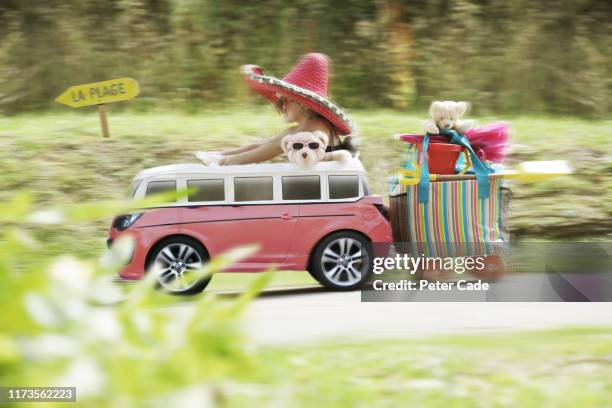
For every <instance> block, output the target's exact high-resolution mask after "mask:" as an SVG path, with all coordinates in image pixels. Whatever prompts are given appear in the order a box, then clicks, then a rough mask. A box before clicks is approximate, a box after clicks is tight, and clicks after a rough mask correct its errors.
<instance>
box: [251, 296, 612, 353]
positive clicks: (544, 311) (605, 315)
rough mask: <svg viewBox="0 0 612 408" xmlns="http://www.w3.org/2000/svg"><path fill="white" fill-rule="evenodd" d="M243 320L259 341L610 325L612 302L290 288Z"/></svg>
mask: <svg viewBox="0 0 612 408" xmlns="http://www.w3.org/2000/svg"><path fill="white" fill-rule="evenodd" d="M242 325H243V327H244V329H245V330H246V331H247V333H248V334H249V335H250V337H251V338H252V339H253V340H254V341H255V342H257V343H260V344H290V343H300V342H312V341H316V340H326V339H339V340H349V341H351V340H359V339H364V338H410V337H419V336H427V335H433V334H448V333H475V332H481V333H482V332H492V331H503V330H531V329H547V328H558V327H569V326H612V303H457V302H453V303H419V302H416V303H415V302H394V303H362V302H361V298H360V292H350V293H333V292H323V291H321V290H320V289H318V288H306V289H289V290H285V291H281V292H277V293H273V294H268V295H266V296H263V297H261V298H259V299H257V300H256V301H254V302H253V303H252V304H251V305H250V307H249V309H248V311H247V313H246V314H245V316H244V317H243V318H242Z"/></svg>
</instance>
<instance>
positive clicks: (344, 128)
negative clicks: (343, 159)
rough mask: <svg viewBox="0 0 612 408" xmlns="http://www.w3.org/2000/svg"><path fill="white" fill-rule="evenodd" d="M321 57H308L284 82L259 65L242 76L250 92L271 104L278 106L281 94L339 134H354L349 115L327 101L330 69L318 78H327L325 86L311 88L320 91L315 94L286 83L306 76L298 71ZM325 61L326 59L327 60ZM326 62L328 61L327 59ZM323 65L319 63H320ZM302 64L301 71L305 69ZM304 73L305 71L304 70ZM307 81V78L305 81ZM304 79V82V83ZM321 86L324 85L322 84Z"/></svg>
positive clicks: (318, 85) (315, 85)
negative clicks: (317, 114) (269, 74)
mask: <svg viewBox="0 0 612 408" xmlns="http://www.w3.org/2000/svg"><path fill="white" fill-rule="evenodd" d="M319 56H322V54H307V55H306V56H304V58H303V59H302V61H301V62H300V63H299V64H298V65H297V66H296V67H294V68H293V69H292V70H291V71H290V72H289V74H287V75H286V76H285V78H283V79H278V78H274V77H271V76H267V75H264V74H263V71H262V69H261V68H260V67H259V66H257V65H243V66H242V69H241V70H242V74H243V76H244V78H245V80H246V81H247V83H248V84H249V86H250V87H251V88H253V89H254V90H255V91H257V92H259V93H260V94H261V95H262V96H264V97H265V98H266V99H268V100H269V101H271V102H273V103H274V102H276V101H277V100H278V98H279V95H278V94H282V95H285V96H289V97H291V98H293V99H295V100H296V101H298V102H300V103H303V104H305V105H306V106H308V107H309V108H310V109H312V110H314V111H316V112H317V113H319V114H321V115H322V116H323V117H325V118H326V119H327V120H329V121H330V123H331V124H332V125H333V126H334V127H335V128H336V129H337V130H338V133H340V134H343V135H348V134H350V133H353V131H354V125H353V122H352V121H351V120H350V118H349V117H348V115H347V114H346V113H345V112H344V111H343V110H342V109H340V107H338V106H337V105H335V104H334V103H333V102H331V101H330V100H329V99H327V98H326V95H327V67H324V72H323V73H321V72H319V75H324V78H322V82H323V83H322V84H321V83H319V84H313V85H312V88H313V89H316V90H318V92H315V91H313V90H310V89H306V88H305V87H303V86H298V85H295V84H292V83H291V82H288V81H287V80H286V79H287V78H290V79H293V78H295V77H296V76H298V75H300V74H303V75H307V73H306V72H299V71H296V70H297V69H299V68H300V64H302V63H304V62H305V63H306V64H307V63H308V58H321V57H319ZM325 58H326V57H325ZM325 61H327V59H325ZM319 63H320V61H319ZM303 65H304V64H302V68H303ZM302 71H303V70H302ZM305 79H306V81H308V78H305ZM303 80H304V78H303V77H302V78H301V82H303ZM320 82H321V81H320Z"/></svg>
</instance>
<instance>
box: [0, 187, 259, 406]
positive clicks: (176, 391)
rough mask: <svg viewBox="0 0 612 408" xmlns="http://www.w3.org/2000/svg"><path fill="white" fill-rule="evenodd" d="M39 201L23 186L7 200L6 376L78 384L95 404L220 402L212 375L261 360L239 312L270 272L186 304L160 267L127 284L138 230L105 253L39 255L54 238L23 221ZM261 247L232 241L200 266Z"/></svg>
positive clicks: (2, 322)
mask: <svg viewBox="0 0 612 408" xmlns="http://www.w3.org/2000/svg"><path fill="white" fill-rule="evenodd" d="M30 204H31V202H30V200H29V199H28V196H27V195H25V194H19V195H17V196H16V197H15V199H14V200H12V201H11V202H7V203H4V205H3V206H2V207H1V209H0V225H3V228H2V235H1V236H0V279H1V280H2V285H1V286H0V308H1V309H2V310H3V313H2V315H1V317H0V327H2V333H1V334H0V383H2V384H13V385H36V384H46V385H64V386H76V387H77V390H78V391H77V396H78V397H77V398H78V401H79V402H81V403H82V404H86V406H162V405H164V404H166V405H174V404H179V405H180V402H179V401H181V398H183V399H184V398H188V400H189V401H191V403H193V401H194V399H195V401H198V400H202V399H203V400H204V401H209V402H210V403H212V402H214V398H215V391H214V387H213V386H212V385H211V384H214V382H215V381H218V380H220V379H226V378H228V377H231V378H235V379H240V378H243V377H244V376H245V373H248V372H252V371H253V370H255V369H256V367H255V366H254V362H253V361H252V358H251V357H250V356H249V355H248V353H246V351H245V347H244V344H243V340H242V336H241V335H240V333H239V332H238V331H237V330H236V326H235V320H236V318H237V317H238V315H239V314H240V312H241V311H242V310H243V309H244V307H245V306H246V305H247V304H248V302H249V301H250V300H251V299H253V298H254V297H255V296H256V294H257V293H258V292H259V291H261V290H262V289H263V288H264V287H265V286H266V285H267V283H268V282H269V280H270V274H262V275H261V276H260V277H259V278H258V279H256V280H255V281H254V282H253V283H252V284H251V286H250V287H249V288H247V289H246V290H245V291H244V293H243V294H242V295H240V296H239V297H238V298H237V299H236V300H234V301H233V302H229V303H227V302H225V303H223V302H219V301H218V300H216V299H215V297H214V296H206V297H200V299H198V300H196V301H194V302H192V303H191V307H190V308H189V309H188V310H186V311H181V308H182V307H181V303H180V301H179V300H178V299H177V298H175V297H170V296H168V295H165V294H163V293H159V292H157V291H155V290H154V281H155V277H154V275H153V274H149V275H147V278H146V279H144V280H143V281H141V282H139V283H136V284H134V285H132V286H131V287H129V288H128V289H127V290H121V289H120V288H119V287H118V286H117V285H114V284H113V283H112V281H111V279H112V277H113V276H114V274H115V273H116V271H117V270H118V268H119V267H120V266H121V265H122V264H123V262H124V260H125V259H126V257H127V256H129V255H128V254H129V252H130V251H129V246H130V245H131V244H132V243H131V242H130V240H129V238H128V239H122V240H119V242H117V245H114V246H113V249H112V251H111V253H110V254H109V256H107V257H106V258H104V259H105V261H103V262H94V261H91V260H86V259H78V258H76V257H74V256H72V255H70V256H68V255H64V256H60V257H48V256H44V255H43V256H34V254H37V253H41V252H40V251H39V249H40V248H41V247H43V246H44V245H45V243H44V242H39V241H37V240H35V239H34V238H33V237H32V236H30V235H29V234H27V233H26V232H25V230H24V229H23V228H22V225H23V224H24V220H25V219H29V220H30V221H28V222H29V223H33V224H37V223H38V222H41V221H42V222H44V220H45V219H44V218H41V217H38V218H37V219H36V220H32V218H33V217H27V216H25V213H26V212H27V211H28V210H27V209H28V208H29V207H30ZM135 204H138V205H140V204H143V203H129V204H127V203H123V204H121V203H108V204H105V205H102V204H100V205H95V206H94V205H86V206H81V207H77V206H73V207H72V210H70V211H60V210H46V211H44V212H45V213H46V214H53V213H63V214H64V215H65V219H64V222H76V221H79V222H83V221H91V220H94V219H97V218H100V217H102V216H105V217H108V216H109V215H111V214H114V213H115V211H116V210H117V209H119V208H121V207H122V206H123V207H125V208H127V207H128V206H133V205H135ZM34 218H36V217H34ZM52 219H53V220H57V218H56V217H52ZM46 220H47V221H48V218H47V219H46ZM252 252H253V248H243V249H236V250H233V251H230V252H228V253H226V254H224V255H221V256H219V257H217V258H215V259H213V260H212V261H211V262H210V263H209V264H208V265H207V266H206V267H205V269H203V270H202V271H201V272H200V273H201V274H202V275H204V274H209V273H214V272H215V271H217V270H219V269H221V268H224V267H226V266H227V265H229V264H232V263H234V262H236V261H238V260H240V259H242V258H244V257H245V256H248V255H250V254H252ZM42 253H44V252H42ZM182 393H187V397H185V396H183V395H182Z"/></svg>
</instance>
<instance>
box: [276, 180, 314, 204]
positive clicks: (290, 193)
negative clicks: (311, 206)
mask: <svg viewBox="0 0 612 408" xmlns="http://www.w3.org/2000/svg"><path fill="white" fill-rule="evenodd" d="M320 199H321V178H320V177H319V176H284V177H283V200H320Z"/></svg>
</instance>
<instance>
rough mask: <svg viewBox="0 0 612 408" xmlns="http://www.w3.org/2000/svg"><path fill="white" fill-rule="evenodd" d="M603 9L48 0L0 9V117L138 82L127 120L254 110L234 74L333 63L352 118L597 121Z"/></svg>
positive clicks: (611, 12) (604, 71) (603, 61)
mask: <svg viewBox="0 0 612 408" xmlns="http://www.w3.org/2000/svg"><path fill="white" fill-rule="evenodd" d="M611 19H612V6H611V5H610V4H609V3H606V2H601V1H597V0H575V1H564V2H560V3H559V2H532V1H527V0H512V1H506V0H493V1H483V0H433V1H423V0H411V1H400V0H381V1H376V2H372V1H366V0H350V1H344V2H342V6H341V7H339V6H338V3H337V2H335V1H331V0H310V1H303V0H292V1H279V0H263V1H259V2H256V3H248V2H247V3H245V2H241V1H220V0H206V1H192V0H159V1H145V0H114V1H111V2H109V1H101V0H69V1H61V0H49V1H45V2H32V1H24V2H17V1H9V2H4V3H2V4H0V110H2V111H5V112H10V113H14V112H24V111H30V110H33V109H45V108H51V107H55V108H58V109H59V107H58V106H57V105H56V104H55V103H54V102H53V99H54V98H55V96H57V95H59V94H60V93H61V91H63V90H64V89H65V88H67V87H68V86H69V85H74V84H77V83H85V82H92V81H98V80H103V79H109V78H113V77H120V76H132V77H134V78H136V79H137V80H138V81H139V82H140V84H141V88H142V93H141V95H140V96H139V97H138V98H137V99H136V100H135V101H132V102H130V103H124V104H122V108H126V107H128V106H129V107H132V108H133V109H144V110H147V109H152V108H155V107H165V108H168V107H170V108H178V109H183V110H187V111H197V110H199V109H200V108H202V107H209V106H211V105H214V106H219V105H234V104H236V103H242V102H246V101H253V100H255V98H254V97H253V96H252V94H250V93H249V92H248V90H247V88H246V86H245V85H244V83H243V81H242V79H241V78H240V74H239V71H238V67H239V66H240V65H242V64H245V63H256V64H258V65H261V66H263V67H265V69H266V71H267V72H269V73H271V74H275V75H277V76H281V75H283V74H284V73H285V72H286V71H287V70H288V69H289V68H290V67H291V66H292V65H293V64H294V63H295V61H296V59H297V58H298V57H299V55H300V54H302V53H304V52H311V51H320V52H324V53H327V54H329V55H330V56H331V57H332V60H333V62H334V66H333V68H334V75H333V79H332V92H333V97H334V99H336V100H337V101H338V102H339V103H340V104H341V105H343V106H346V107H348V108H374V107H378V108H381V107H392V108H396V109H419V108H421V107H424V106H426V105H428V104H429V102H430V101H431V100H432V99H434V98H436V99H459V100H469V101H471V102H472V103H473V105H474V107H475V109H476V110H477V111H478V112H480V113H491V112H512V113H528V114H532V113H538V112H540V113H542V112H547V113H554V114H570V115H579V116H587V117H604V116H605V115H606V114H607V113H608V112H609V111H610V108H611V105H610V103H611V102H610V101H611V100H612V98H611V97H610V96H611V95H610V92H611V89H612V88H611V87H610V81H609V78H610V77H611V75H610V69H611V68H610V67H611V66H612V60H611V58H612V54H611V53H610V52H608V51H607V50H609V49H610V48H612V32H611V25H610V24H609V23H608V22H609V21H610V20H611Z"/></svg>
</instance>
